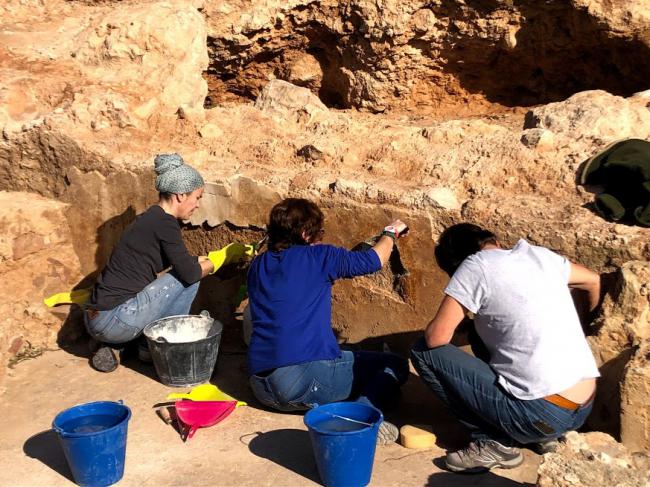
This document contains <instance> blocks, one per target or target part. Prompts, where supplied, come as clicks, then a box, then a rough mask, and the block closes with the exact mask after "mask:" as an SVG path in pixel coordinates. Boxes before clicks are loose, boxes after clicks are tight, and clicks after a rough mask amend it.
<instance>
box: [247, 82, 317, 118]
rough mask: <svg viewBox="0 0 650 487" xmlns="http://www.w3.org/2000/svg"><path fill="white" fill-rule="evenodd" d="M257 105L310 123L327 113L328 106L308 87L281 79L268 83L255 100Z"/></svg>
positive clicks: (266, 110) (273, 112)
mask: <svg viewBox="0 0 650 487" xmlns="http://www.w3.org/2000/svg"><path fill="white" fill-rule="evenodd" d="M255 107H256V108H259V109H260V110H262V111H264V112H267V113H270V114H272V115H276V116H281V117H285V118H287V119H289V120H293V121H294V122H302V123H304V124H309V123H310V122H312V120H314V119H315V118H316V117H318V116H319V115H321V116H322V115H326V114H327V112H328V109H327V107H326V106H325V105H324V104H323V102H321V101H320V100H319V99H318V97H317V96H315V95H314V94H312V92H311V91H309V90H308V89H307V88H302V87H299V86H296V85H292V84H291V83H287V82H286V81H282V80H279V79H276V80H272V81H270V82H269V83H268V85H266V87H265V88H264V90H263V91H262V93H260V96H258V97H257V100H256V101H255Z"/></svg>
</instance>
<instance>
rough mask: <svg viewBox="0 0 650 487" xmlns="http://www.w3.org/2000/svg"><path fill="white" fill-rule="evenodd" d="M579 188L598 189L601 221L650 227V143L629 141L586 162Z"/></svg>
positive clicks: (597, 200)
mask: <svg viewBox="0 0 650 487" xmlns="http://www.w3.org/2000/svg"><path fill="white" fill-rule="evenodd" d="M580 184H584V185H597V186H600V187H601V188H602V192H601V193H599V194H598V195H596V201H595V205H596V210H597V211H598V213H600V214H601V215H602V216H603V217H604V218H606V219H608V220H613V221H623V222H629V223H633V224H636V225H640V226H643V227H650V142H648V141H647V140H641V139H628V140H622V141H619V142H616V143H615V144H612V145H610V146H609V147H607V148H606V149H605V150H604V151H602V152H600V153H599V154H597V155H596V156H594V157H592V158H591V159H589V160H588V161H587V162H586V163H585V165H584V167H583V169H582V173H581V175H580Z"/></svg>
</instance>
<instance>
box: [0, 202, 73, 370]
mask: <svg viewBox="0 0 650 487" xmlns="http://www.w3.org/2000/svg"><path fill="white" fill-rule="evenodd" d="M0 207H2V209H3V212H2V214H0V230H1V231H0V296H2V297H3V299H2V302H1V303H0V316H1V317H2V319H0V360H1V361H2V367H0V383H1V382H2V379H3V377H4V373H5V366H6V364H7V362H8V361H14V362H15V361H18V360H20V359H21V358H24V357H29V356H30V355H34V354H37V353H40V352H42V351H43V350H46V349H48V348H55V347H57V339H58V335H59V333H60V330H61V324H62V321H63V320H64V319H65V317H66V315H67V312H63V313H61V312H56V311H53V312H52V311H49V310H48V309H46V308H45V306H44V305H43V298H44V297H46V296H48V295H50V294H53V293H56V292H60V291H66V290H68V289H70V288H71V287H72V286H73V285H74V284H76V283H77V282H78V281H79V279H80V278H81V271H80V265H79V258H78V257H77V254H76V253H75V251H74V248H73V245H72V236H71V233H70V231H69V229H68V225H67V221H66V216H65V213H66V211H67V210H68V208H69V207H68V205H66V204H64V203H61V202H59V201H54V200H48V199H45V198H42V197H39V196H36V195H34V194H29V193H9V192H5V191H0ZM66 311H67V310H66Z"/></svg>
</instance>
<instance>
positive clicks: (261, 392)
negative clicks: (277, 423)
mask: <svg viewBox="0 0 650 487" xmlns="http://www.w3.org/2000/svg"><path fill="white" fill-rule="evenodd" d="M408 374H409V369H408V361H407V360H406V359H405V358H403V357H400V356H399V355H395V354H392V353H381V352H363V351H359V352H350V351H347V350H344V351H342V352H341V355H340V356H339V357H338V358H336V359H332V360H316V361H312V362H306V363H302V364H298V365H289V366H286V367H280V368H277V369H275V370H274V371H272V372H271V373H270V374H268V375H252V376H251V377H250V385H251V388H252V389H253V394H254V395H255V397H256V398H257V399H258V400H259V401H260V402H261V403H262V404H264V405H266V406H268V407H270V408H273V409H278V410H280V411H304V410H306V409H311V408H313V407H315V406H316V405H319V404H327V403H330V402H336V401H345V400H356V401H359V402H363V403H366V404H370V405H373V406H375V407H377V408H379V409H382V410H385V409H386V408H388V407H390V406H392V405H393V404H394V403H396V402H397V399H398V398H399V394H400V386H402V385H403V384H404V383H405V382H406V379H408Z"/></svg>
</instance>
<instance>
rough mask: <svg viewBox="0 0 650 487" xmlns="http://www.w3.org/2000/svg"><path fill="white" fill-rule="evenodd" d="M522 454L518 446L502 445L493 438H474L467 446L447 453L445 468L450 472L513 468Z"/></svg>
mask: <svg viewBox="0 0 650 487" xmlns="http://www.w3.org/2000/svg"><path fill="white" fill-rule="evenodd" d="M523 461H524V456H523V455H522V454H521V452H520V451H519V449H518V448H514V447H508V446H504V445H502V444H501V443H499V442H498V441H495V440H476V441H473V442H471V443H470V444H469V445H468V446H467V448H464V449H462V450H458V451H455V452H451V453H447V458H446V464H447V468H448V469H449V470H451V471H452V472H464V473H480V472H484V471H486V470H489V469H491V468H493V467H501V468H515V467H518V466H519V465H521V464H522V462H523Z"/></svg>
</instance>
